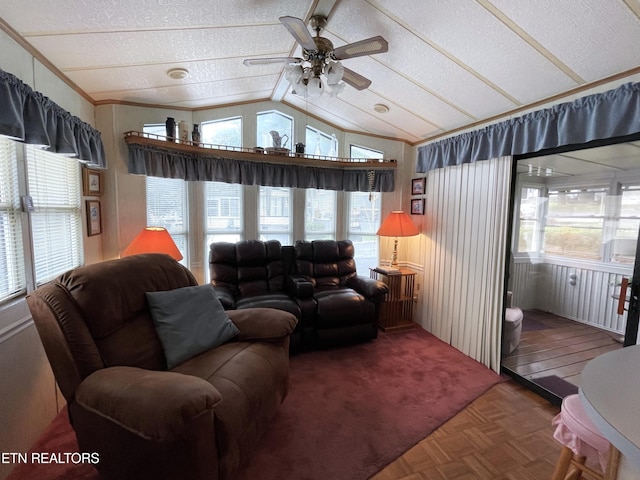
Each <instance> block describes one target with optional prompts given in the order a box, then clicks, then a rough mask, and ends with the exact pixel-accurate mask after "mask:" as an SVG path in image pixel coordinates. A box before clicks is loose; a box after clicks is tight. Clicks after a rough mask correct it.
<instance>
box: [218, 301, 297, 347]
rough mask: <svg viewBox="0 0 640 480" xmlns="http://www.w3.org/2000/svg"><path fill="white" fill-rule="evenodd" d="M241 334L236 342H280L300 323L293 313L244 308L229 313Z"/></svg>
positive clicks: (269, 309)
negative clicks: (279, 340)
mask: <svg viewBox="0 0 640 480" xmlns="http://www.w3.org/2000/svg"><path fill="white" fill-rule="evenodd" d="M227 315H229V318H230V319H231V321H232V322H233V323H234V324H235V325H236V327H238V330H240V333H239V334H238V335H237V336H236V337H235V339H236V340H240V341H246V340H278V339H282V338H285V337H288V336H289V335H291V333H292V332H293V329H294V328H295V327H296V324H297V323H298V319H297V318H296V317H295V315H293V314H292V313H289V312H285V311H284V310H276V309H275V308H260V307H257V308H243V309H241V310H230V311H228V312H227Z"/></svg>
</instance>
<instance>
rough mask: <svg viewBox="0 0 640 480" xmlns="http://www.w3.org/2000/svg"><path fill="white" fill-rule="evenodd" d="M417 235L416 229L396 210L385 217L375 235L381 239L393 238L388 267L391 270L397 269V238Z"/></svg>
mask: <svg viewBox="0 0 640 480" xmlns="http://www.w3.org/2000/svg"><path fill="white" fill-rule="evenodd" d="M419 233H420V231H419V230H418V227H416V226H415V225H414V224H413V222H412V221H411V218H410V217H409V215H407V214H406V213H405V212H403V211H401V210H396V211H393V212H391V213H390V214H389V215H387V218H385V219H384V222H382V225H380V228H379V229H378V231H377V232H376V234H377V235H380V236H381V237H395V239H394V241H393V254H392V255H391V265H390V267H391V268H392V269H397V268H398V237H413V236H414V235H418V234H419Z"/></svg>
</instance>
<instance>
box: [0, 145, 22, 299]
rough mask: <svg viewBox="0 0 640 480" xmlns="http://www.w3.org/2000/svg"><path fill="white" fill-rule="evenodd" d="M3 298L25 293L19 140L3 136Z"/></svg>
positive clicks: (0, 156)
mask: <svg viewBox="0 0 640 480" xmlns="http://www.w3.org/2000/svg"><path fill="white" fill-rule="evenodd" d="M0 251H1V253H0V255H1V256H0V301H1V300H6V299H8V298H11V297H13V296H15V295H19V294H21V293H24V291H25V290H26V285H27V280H26V277H25V266H24V253H23V249H22V229H21V225H20V192H19V190H18V160H17V153H16V143H15V142H12V141H10V140H8V139H6V138H2V137H0Z"/></svg>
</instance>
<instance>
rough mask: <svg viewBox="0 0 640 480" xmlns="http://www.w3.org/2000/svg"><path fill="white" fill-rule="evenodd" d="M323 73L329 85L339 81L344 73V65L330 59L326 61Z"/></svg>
mask: <svg viewBox="0 0 640 480" xmlns="http://www.w3.org/2000/svg"><path fill="white" fill-rule="evenodd" d="M325 75H326V76H327V83H328V84H329V85H336V84H338V83H339V82H340V80H342V76H343V75H344V67H343V66H342V64H341V63H340V62H334V61H330V62H328V63H327V68H326V70H325Z"/></svg>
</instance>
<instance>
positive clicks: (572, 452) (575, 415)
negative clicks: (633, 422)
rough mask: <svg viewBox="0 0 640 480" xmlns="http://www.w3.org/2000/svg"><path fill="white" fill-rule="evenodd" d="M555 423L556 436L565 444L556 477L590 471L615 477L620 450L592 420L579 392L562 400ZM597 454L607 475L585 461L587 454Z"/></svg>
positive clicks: (578, 475)
mask: <svg viewBox="0 0 640 480" xmlns="http://www.w3.org/2000/svg"><path fill="white" fill-rule="evenodd" d="M551 424H552V425H553V426H554V427H555V430H554V432H553V438H555V439H556V440H557V441H558V442H560V443H561V444H562V445H563V447H562V451H561V452H560V458H559V459H558V463H557V464H556V468H555V471H554V473H553V477H552V480H565V479H567V480H568V479H572V480H578V479H580V478H581V477H582V472H589V473H590V474H591V475H592V476H593V477H595V478H598V479H604V478H615V475H616V473H617V466H618V455H619V453H618V451H617V450H616V449H615V448H613V447H612V446H610V444H609V442H608V441H607V439H605V438H604V437H603V436H602V434H601V433H600V431H599V430H598V428H597V427H596V426H595V425H594V424H593V422H591V420H589V418H588V417H587V414H586V413H585V411H584V408H583V407H582V402H581V401H580V398H579V397H578V395H577V394H575V395H569V396H568V397H565V398H564V400H562V407H561V408H560V413H559V414H558V415H556V416H555V418H554V419H553V421H552V422H551ZM609 452H611V455H610V454H609ZM595 456H597V457H598V461H599V463H600V466H601V467H602V472H606V477H605V476H604V475H603V473H601V472H598V471H596V470H594V469H592V468H590V467H588V466H587V465H585V462H586V459H587V457H591V458H593V457H595ZM609 457H610V458H609ZM572 467H573V468H572Z"/></svg>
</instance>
